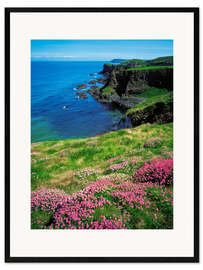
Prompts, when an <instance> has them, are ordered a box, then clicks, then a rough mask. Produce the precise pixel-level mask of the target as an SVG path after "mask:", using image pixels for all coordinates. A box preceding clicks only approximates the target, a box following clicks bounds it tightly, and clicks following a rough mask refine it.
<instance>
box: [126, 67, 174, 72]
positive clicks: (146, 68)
mask: <svg viewBox="0 0 203 270" xmlns="http://www.w3.org/2000/svg"><path fill="white" fill-rule="evenodd" d="M172 68H173V66H146V67H136V68H128V69H126V71H132V70H154V69H172Z"/></svg>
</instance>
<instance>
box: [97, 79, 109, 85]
mask: <svg viewBox="0 0 203 270" xmlns="http://www.w3.org/2000/svg"><path fill="white" fill-rule="evenodd" d="M96 81H97V82H98V83H101V84H105V83H106V82H107V81H108V79H107V78H98V79H97V80H96Z"/></svg>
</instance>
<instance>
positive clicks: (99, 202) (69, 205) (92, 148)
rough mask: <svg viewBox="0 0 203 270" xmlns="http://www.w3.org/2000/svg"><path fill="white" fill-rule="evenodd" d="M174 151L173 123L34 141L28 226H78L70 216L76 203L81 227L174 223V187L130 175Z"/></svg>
mask: <svg viewBox="0 0 203 270" xmlns="http://www.w3.org/2000/svg"><path fill="white" fill-rule="evenodd" d="M172 151H173V124H172V123H170V124H165V125H157V124H152V125H151V124H146V125H142V126H139V127H137V128H131V129H125V130H118V131H115V132H110V133H106V134H103V135H100V136H96V137H92V138H87V139H72V140H62V141H52V142H41V143H34V144H32V164H31V165H32V181H31V186H32V191H35V192H32V228H34V229H39V228H42V226H46V227H43V228H55V229H57V228H73V229H74V228H80V227H78V226H79V225H78V223H77V224H76V223H75V221H74V220H72V218H70V217H72V215H73V214H70V212H69V211H73V212H74V211H76V210H75V208H74V207H75V205H78V208H80V209H81V211H82V212H77V213H76V212H74V213H75V214H74V215H76V216H78V218H79V219H80V221H81V222H82V223H81V224H82V225H81V226H84V227H81V228H92V229H96V228H111V229H113V228H114V229H115V228H117V229H118V228H120V229H121V228H122V229H123V228H131V229H135V228H172V226H173V225H172V212H173V210H172V193H171V190H172V187H171V186H169V187H166V188H163V187H160V186H156V185H154V184H150V185H149V184H148V183H137V184H136V182H135V177H134V175H135V174H136V172H137V171H138V170H139V168H141V167H142V166H143V164H144V162H151V161H152V160H154V159H158V160H169V159H171V158H172ZM90 190H92V191H91V192H90ZM78 191H80V192H79V193H75V192H78ZM64 192H65V193H64ZM68 194H69V195H68ZM70 194H73V195H70ZM91 194H92V195H91ZM136 194H137V195H136ZM67 196H68V197H67ZM71 196H72V197H71ZM90 196H91V197H90ZM92 196H94V197H92ZM126 196H127V197H126ZM60 201H61V203H60V205H63V207H62V208H61V207H60V208H59V209H58V207H56V205H58V204H56V202H57V203H59V202H60ZM87 201H89V202H91V203H92V204H91V207H90V206H89V203H88V207H87V206H84V204H85V205H86V202H87ZM71 209H72V210H71ZM84 209H86V210H85V211H87V216H88V218H87V217H86V218H84V217H82V216H81V215H82V214H81V213H83V211H84ZM90 210H91V211H90ZM77 211H78V210H77ZM88 211H89V212H88ZM71 213H72V212H71ZM79 215H80V216H79ZM103 217H105V218H103ZM67 218H68V220H69V219H70V220H71V221H70V220H69V221H67ZM103 219H104V220H103ZM59 220H60V222H59ZM70 222H71V223H70ZM69 223H70V224H69ZM47 226H48V227H47ZM50 226H51V227H50ZM86 226H87V227H86ZM98 226H100V227H98Z"/></svg>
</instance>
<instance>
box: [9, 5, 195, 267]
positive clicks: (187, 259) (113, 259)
mask: <svg viewBox="0 0 203 270" xmlns="http://www.w3.org/2000/svg"><path fill="white" fill-rule="evenodd" d="M13 12H14V13H17V12H21V13H22V12H25V13H31V12H42V13H44V12H126V13H127V12H149V13H150V12H161V13H165V12H167V13H168V12H174V13H177V12H181V13H192V14H193V15H194V256H193V257H12V256H11V255H10V14H11V13H13ZM5 262H15V263H16V262H55V263H56V262H68V263H74V262H76V263H90V262H91V263H135V262H145V263H150V262H151V263H154V262H159V263H160V262H162V263H163V262H164V263H172V262H173V263H175V262H184V263H185V262H190V263H191V262H199V8H172V7H170V8H15V7H14V8H12V7H9V8H5Z"/></svg>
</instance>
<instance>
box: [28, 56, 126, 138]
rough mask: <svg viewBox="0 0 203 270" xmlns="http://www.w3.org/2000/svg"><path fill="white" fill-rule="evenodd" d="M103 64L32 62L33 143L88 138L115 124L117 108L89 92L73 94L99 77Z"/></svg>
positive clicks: (119, 117)
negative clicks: (84, 97) (81, 86)
mask: <svg viewBox="0 0 203 270" xmlns="http://www.w3.org/2000/svg"><path fill="white" fill-rule="evenodd" d="M104 63H106V61H105V62H102V61H88V62H85V61H81V62H80V61H74V62H71V61H60V62H57V61H31V141H32V142H39V141H46V140H59V139H67V138H84V137H91V136H95V135H98V134H101V133H105V132H107V131H110V130H112V129H113V128H114V127H115V125H116V124H117V123H118V122H119V121H120V120H121V118H122V112H120V110H118V108H114V107H112V106H109V105H107V104H100V103H99V102H97V101H96V100H95V99H94V98H93V97H92V96H91V95H90V94H88V93H87V95H88V98H87V99H80V98H78V96H77V95H76V93H77V92H82V91H84V90H86V89H88V88H89V87H87V88H86V89H83V90H78V91H76V90H75V88H76V87H77V86H78V85H79V84H88V81H89V80H90V79H95V78H98V77H99V76H100V77H101V75H99V74H98V73H99V72H100V71H101V70H102V69H103V64H104ZM91 73H95V75H94V76H90V74H91ZM97 85H98V86H101V85H100V84H97ZM89 86H91V85H89ZM64 106H65V107H64Z"/></svg>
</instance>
